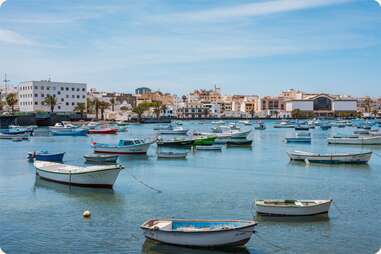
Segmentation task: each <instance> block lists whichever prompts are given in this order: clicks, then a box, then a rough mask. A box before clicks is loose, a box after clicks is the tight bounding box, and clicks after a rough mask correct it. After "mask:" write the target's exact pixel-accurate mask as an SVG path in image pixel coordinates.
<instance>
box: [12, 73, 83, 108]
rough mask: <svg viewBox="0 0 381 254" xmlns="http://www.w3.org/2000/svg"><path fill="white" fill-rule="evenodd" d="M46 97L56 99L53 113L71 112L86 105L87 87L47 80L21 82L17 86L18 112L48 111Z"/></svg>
mask: <svg viewBox="0 0 381 254" xmlns="http://www.w3.org/2000/svg"><path fill="white" fill-rule="evenodd" d="M48 95H51V96H53V97H55V98H57V105H56V106H55V108H54V111H55V112H73V111H74V108H75V107H76V106H77V105H78V104H79V103H86V98H87V85H86V84H85V83H67V82H55V81H54V82H53V81H49V80H41V81H25V82H21V83H20V84H19V86H18V105H19V108H20V111H21V112H35V111H50V106H49V105H46V103H45V98H46V97H47V96H48Z"/></svg>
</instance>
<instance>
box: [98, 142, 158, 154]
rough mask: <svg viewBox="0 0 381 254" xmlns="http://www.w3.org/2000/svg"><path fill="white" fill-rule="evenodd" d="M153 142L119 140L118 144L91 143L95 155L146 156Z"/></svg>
mask: <svg viewBox="0 0 381 254" xmlns="http://www.w3.org/2000/svg"><path fill="white" fill-rule="evenodd" d="M151 144H152V141H148V140H144V139H126V140H119V143H118V144H104V143H97V142H93V143H91V145H92V147H93V149H94V152H95V153H109V154H146V153H147V150H148V148H149V147H150V145H151Z"/></svg>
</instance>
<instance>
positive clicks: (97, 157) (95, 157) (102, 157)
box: [83, 154, 118, 164]
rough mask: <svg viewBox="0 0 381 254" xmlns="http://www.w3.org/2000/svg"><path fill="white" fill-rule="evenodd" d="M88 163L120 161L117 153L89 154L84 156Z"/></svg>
mask: <svg viewBox="0 0 381 254" xmlns="http://www.w3.org/2000/svg"><path fill="white" fill-rule="evenodd" d="M83 158H85V160H86V162H87V163H95V164H103V163H116V162H117V161H118V156H117V155H108V154H87V155H85V156H83Z"/></svg>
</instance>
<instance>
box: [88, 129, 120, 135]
mask: <svg viewBox="0 0 381 254" xmlns="http://www.w3.org/2000/svg"><path fill="white" fill-rule="evenodd" d="M117 132H118V129H117V128H103V129H93V130H89V134H116V133H117Z"/></svg>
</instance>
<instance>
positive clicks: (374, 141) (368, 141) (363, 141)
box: [328, 136, 381, 145]
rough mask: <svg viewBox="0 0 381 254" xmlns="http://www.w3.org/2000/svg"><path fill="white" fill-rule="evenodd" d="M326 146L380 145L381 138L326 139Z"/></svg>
mask: <svg viewBox="0 0 381 254" xmlns="http://www.w3.org/2000/svg"><path fill="white" fill-rule="evenodd" d="M328 144H347V145H381V136H375V137H373V136H353V137H338V136H336V137H332V138H328Z"/></svg>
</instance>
